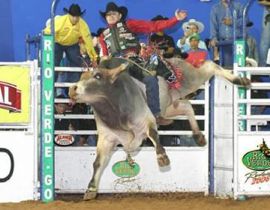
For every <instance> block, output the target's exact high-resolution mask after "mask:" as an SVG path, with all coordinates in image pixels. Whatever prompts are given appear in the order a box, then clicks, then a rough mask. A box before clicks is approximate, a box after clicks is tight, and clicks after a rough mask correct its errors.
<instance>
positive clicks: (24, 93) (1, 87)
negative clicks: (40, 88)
mask: <svg viewBox="0 0 270 210" xmlns="http://www.w3.org/2000/svg"><path fill="white" fill-rule="evenodd" d="M30 105H31V103H30V69H29V67H21V66H0V124H20V123H23V124H25V123H29V120H30Z"/></svg>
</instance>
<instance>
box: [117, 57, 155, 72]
mask: <svg viewBox="0 0 270 210" xmlns="http://www.w3.org/2000/svg"><path fill="white" fill-rule="evenodd" d="M115 58H116V59H120V60H125V61H128V62H130V63H132V64H134V65H136V66H137V67H139V68H140V69H141V70H143V71H145V72H146V73H147V74H149V75H152V76H155V75H154V74H152V73H151V72H150V71H149V70H147V69H146V68H144V67H142V66H140V65H139V64H137V63H136V62H135V61H133V60H131V59H129V58H122V57H115Z"/></svg>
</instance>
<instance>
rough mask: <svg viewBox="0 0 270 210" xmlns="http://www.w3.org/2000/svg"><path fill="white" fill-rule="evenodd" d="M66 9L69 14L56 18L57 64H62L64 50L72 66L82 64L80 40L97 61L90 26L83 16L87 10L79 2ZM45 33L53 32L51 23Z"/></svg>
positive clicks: (91, 56) (90, 55) (92, 58)
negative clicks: (82, 9) (82, 8)
mask: <svg viewBox="0 0 270 210" xmlns="http://www.w3.org/2000/svg"><path fill="white" fill-rule="evenodd" d="M64 11H65V12H66V13H68V14H66V15H62V16H59V17H58V18H56V19H55V66H59V65H60V62H61V60H62V58H63V52H65V53H66V56H67V58H68V60H69V62H70V66H72V67H74V66H77V67H80V66H81V65H82V60H81V58H80V47H79V41H80V40H82V41H83V42H84V44H85V48H86V51H87V54H88V55H89V57H90V58H91V60H92V61H93V62H94V61H96V59H97V54H96V52H95V49H94V47H93V42H92V37H91V34H90V30H89V27H88V25H87V23H86V22H85V21H84V20H83V18H82V17H81V16H82V15H83V14H84V12H85V10H84V11H81V8H80V6H79V5H78V4H72V5H71V6H70V7H69V9H66V8H64ZM44 33H45V34H50V33H51V27H50V24H49V25H48V26H47V27H46V28H45V29H44ZM77 79H79V77H78V78H77Z"/></svg>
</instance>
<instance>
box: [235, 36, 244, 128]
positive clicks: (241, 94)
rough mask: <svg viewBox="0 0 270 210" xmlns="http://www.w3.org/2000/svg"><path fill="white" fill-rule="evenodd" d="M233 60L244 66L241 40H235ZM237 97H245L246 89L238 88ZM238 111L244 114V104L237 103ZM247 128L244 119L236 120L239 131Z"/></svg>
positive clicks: (240, 74) (241, 74)
mask: <svg viewBox="0 0 270 210" xmlns="http://www.w3.org/2000/svg"><path fill="white" fill-rule="evenodd" d="M235 56H236V57H235V60H236V62H237V64H238V66H240V67H243V66H245V65H246V64H245V60H246V52H245V41H243V40H237V41H236V42H235ZM239 76H241V77H244V76H246V74H245V73H244V72H240V73H239ZM238 97H239V99H245V98H246V90H245V88H243V87H239V88H238ZM238 109H239V110H238V111H239V114H240V115H246V109H247V106H246V104H239V107H238ZM246 129H247V121H246V120H240V121H239V122H238V130H239V131H245V130H246Z"/></svg>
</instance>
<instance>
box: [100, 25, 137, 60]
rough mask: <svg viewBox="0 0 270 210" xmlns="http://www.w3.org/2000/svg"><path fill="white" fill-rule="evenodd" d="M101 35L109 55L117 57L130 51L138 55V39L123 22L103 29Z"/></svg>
mask: <svg viewBox="0 0 270 210" xmlns="http://www.w3.org/2000/svg"><path fill="white" fill-rule="evenodd" d="M103 35H104V40H105V42H106V45H107V49H108V53H109V55H112V56H117V55H120V54H125V52H127V51H130V50H132V51H134V52H136V53H138V52H139V50H140V43H139V41H138V39H137V38H136V36H135V34H133V33H132V32H131V31H130V30H129V29H128V27H127V25H126V24H125V22H118V23H116V24H115V25H114V26H113V27H111V28H107V29H105V30H104V31H103Z"/></svg>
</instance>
